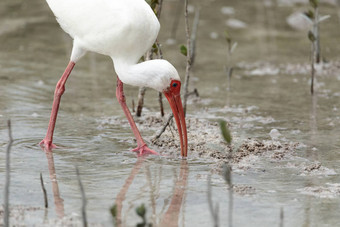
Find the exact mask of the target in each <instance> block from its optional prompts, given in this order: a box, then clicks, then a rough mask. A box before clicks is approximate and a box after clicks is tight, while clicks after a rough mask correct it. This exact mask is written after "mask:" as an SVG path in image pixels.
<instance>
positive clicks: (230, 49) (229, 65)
mask: <svg viewBox="0 0 340 227" xmlns="http://www.w3.org/2000/svg"><path fill="white" fill-rule="evenodd" d="M224 34H225V39H226V41H227V44H228V50H227V64H226V66H225V70H226V72H227V76H228V77H227V78H228V87H227V89H228V91H229V90H230V82H231V76H232V74H233V69H234V67H233V59H232V55H233V52H234V51H235V49H236V47H237V42H233V40H232V39H231V37H230V35H229V33H228V31H225V32H224Z"/></svg>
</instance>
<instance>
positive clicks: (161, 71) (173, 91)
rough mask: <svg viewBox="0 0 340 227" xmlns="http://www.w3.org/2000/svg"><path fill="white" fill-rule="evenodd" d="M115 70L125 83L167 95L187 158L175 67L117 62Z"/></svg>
mask: <svg viewBox="0 0 340 227" xmlns="http://www.w3.org/2000/svg"><path fill="white" fill-rule="evenodd" d="M114 62H115V61H114ZM115 69H116V72H117V74H118V75H119V78H120V79H121V81H122V82H123V83H126V84H130V85H133V86H139V87H150V88H153V89H155V90H157V91H159V92H162V93H163V94H164V95H165V97H166V98H167V100H168V101H169V104H170V107H171V110H172V112H173V115H174V117H175V120H176V124H177V128H178V133H179V137H180V141H181V155H182V156H184V157H186V156H187V150H188V143H187V128H186V124H185V117H184V111H183V107H182V101H181V94H180V92H181V81H180V77H179V75H178V72H177V70H176V69H175V67H174V66H173V65H172V64H170V63H169V62H168V61H166V60H150V61H144V62H142V63H139V64H135V65H132V66H129V67H127V66H126V65H124V64H119V62H118V61H116V62H115Z"/></svg>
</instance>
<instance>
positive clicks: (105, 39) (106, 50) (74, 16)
mask: <svg viewBox="0 0 340 227" xmlns="http://www.w3.org/2000/svg"><path fill="white" fill-rule="evenodd" d="M46 1H47V3H48V4H49V6H50V8H51V10H52V11H53V13H54V14H55V16H56V18H57V20H58V22H59V24H60V26H61V27H62V28H63V29H64V30H65V31H66V32H67V33H68V34H70V36H71V37H73V39H74V47H73V51H72V56H71V60H72V61H77V60H78V59H79V58H80V57H82V55H83V54H84V53H85V52H86V51H93V52H97V53H100V54H104V55H108V56H110V57H111V58H112V60H113V62H114V66H115V69H116V72H117V74H118V76H119V78H120V79H121V81H122V82H123V83H126V84H130V85H135V86H147V87H152V88H154V89H156V90H158V91H161V90H163V89H165V87H164V86H168V85H169V84H170V81H171V79H177V80H179V76H178V73H177V71H176V69H175V68H174V67H173V66H172V65H171V64H170V63H169V62H167V61H165V60H152V61H147V62H144V63H140V64H136V63H137V62H138V60H139V59H140V57H141V56H142V55H143V54H144V53H145V52H146V51H148V50H149V49H150V48H151V46H152V44H153V43H154V42H155V40H156V38H157V35H158V32H159V28H160V25H159V22H158V20H157V17H156V16H155V14H154V12H153V11H152V9H151V8H150V6H149V5H148V4H147V3H146V2H145V0H46Z"/></svg>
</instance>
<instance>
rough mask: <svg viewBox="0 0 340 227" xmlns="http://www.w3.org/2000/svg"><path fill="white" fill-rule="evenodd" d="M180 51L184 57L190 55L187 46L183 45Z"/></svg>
mask: <svg viewBox="0 0 340 227" xmlns="http://www.w3.org/2000/svg"><path fill="white" fill-rule="evenodd" d="M180 50H181V53H182V54H183V55H184V56H187V54H188V49H187V47H186V46H185V45H181V46H180Z"/></svg>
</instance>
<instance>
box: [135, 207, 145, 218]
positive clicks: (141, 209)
mask: <svg viewBox="0 0 340 227" xmlns="http://www.w3.org/2000/svg"><path fill="white" fill-rule="evenodd" d="M136 213H137V215H138V216H139V217H141V218H143V219H144V216H145V213H146V209H145V206H144V204H142V205H140V206H139V207H137V208H136Z"/></svg>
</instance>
